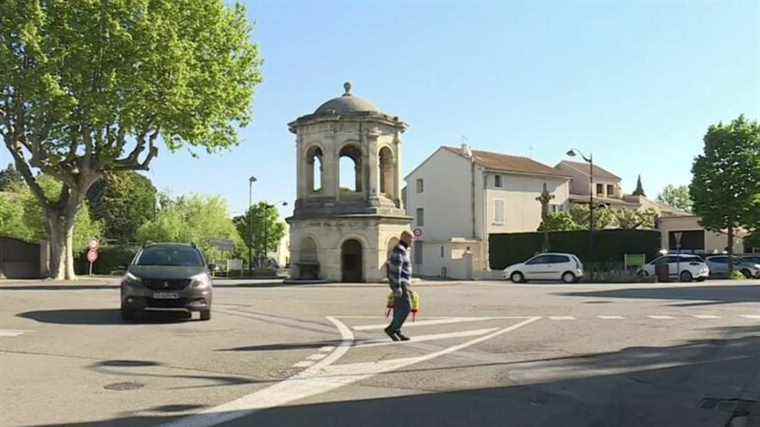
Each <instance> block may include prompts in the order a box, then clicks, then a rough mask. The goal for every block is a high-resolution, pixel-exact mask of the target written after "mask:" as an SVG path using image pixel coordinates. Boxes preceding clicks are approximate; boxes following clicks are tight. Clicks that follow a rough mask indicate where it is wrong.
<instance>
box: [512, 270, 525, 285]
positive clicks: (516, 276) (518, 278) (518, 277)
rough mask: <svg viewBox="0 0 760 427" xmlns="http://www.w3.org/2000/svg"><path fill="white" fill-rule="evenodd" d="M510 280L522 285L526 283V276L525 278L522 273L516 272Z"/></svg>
mask: <svg viewBox="0 0 760 427" xmlns="http://www.w3.org/2000/svg"><path fill="white" fill-rule="evenodd" d="M509 278H510V279H511V280H512V283H522V282H523V281H525V276H523V274H522V273H520V272H519V271H515V272H514V273H512V275H511V276H509Z"/></svg>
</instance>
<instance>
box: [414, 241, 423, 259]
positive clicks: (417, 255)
mask: <svg viewBox="0 0 760 427" xmlns="http://www.w3.org/2000/svg"><path fill="white" fill-rule="evenodd" d="M414 263H415V264H417V265H422V242H421V241H419V240H415V241H414Z"/></svg>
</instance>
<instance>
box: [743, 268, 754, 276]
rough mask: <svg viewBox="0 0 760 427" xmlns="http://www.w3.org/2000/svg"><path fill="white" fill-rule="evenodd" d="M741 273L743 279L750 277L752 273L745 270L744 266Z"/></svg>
mask: <svg viewBox="0 0 760 427" xmlns="http://www.w3.org/2000/svg"><path fill="white" fill-rule="evenodd" d="M742 274H743V275H744V278H745V279H751V278H752V273H750V271H749V270H747V269H746V268H745V269H744V270H742Z"/></svg>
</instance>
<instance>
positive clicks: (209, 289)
mask: <svg viewBox="0 0 760 427" xmlns="http://www.w3.org/2000/svg"><path fill="white" fill-rule="evenodd" d="M209 267H211V269H213V265H211V266H207V265H206V260H205V259H204V258H203V254H201V251H199V250H198V248H196V247H195V246H194V245H184V244H176V243H163V244H154V245H148V246H145V247H143V248H142V249H141V250H140V251H139V252H138V253H137V255H136V256H135V259H134V260H132V263H131V264H130V265H129V267H127V273H126V275H125V276H124V279H123V280H122V281H121V316H122V318H123V319H124V320H134V319H135V318H136V317H137V315H138V314H139V313H141V312H142V311H144V310H186V311H189V312H193V311H199V312H200V316H201V320H209V319H211V298H212V294H213V284H212V281H211V273H210V270H209Z"/></svg>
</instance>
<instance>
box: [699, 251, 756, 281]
mask: <svg viewBox="0 0 760 427" xmlns="http://www.w3.org/2000/svg"><path fill="white" fill-rule="evenodd" d="M728 260H729V258H728V255H715V256H709V257H707V258H705V261H707V266H708V267H710V276H712V277H716V278H727V277H728ZM733 260H734V271H738V272H740V273H741V274H743V275H744V277H746V278H747V279H752V278H760V261H758V262H752V261H751V260H750V259H747V258H739V257H733Z"/></svg>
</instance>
